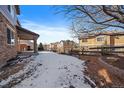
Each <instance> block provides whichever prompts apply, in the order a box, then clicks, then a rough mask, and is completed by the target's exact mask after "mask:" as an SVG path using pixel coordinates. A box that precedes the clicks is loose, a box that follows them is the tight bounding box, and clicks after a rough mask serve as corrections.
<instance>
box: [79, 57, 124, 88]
mask: <svg viewBox="0 0 124 93" xmlns="http://www.w3.org/2000/svg"><path fill="white" fill-rule="evenodd" d="M100 57H101V56H86V55H81V56H80V59H82V60H86V67H87V68H86V69H85V71H84V72H85V74H86V75H87V76H88V77H90V78H91V79H92V80H93V81H94V82H95V84H96V86H97V87H124V83H123V82H124V78H123V77H122V78H120V77H118V76H117V75H116V74H114V73H111V71H110V70H109V69H108V68H106V67H105V66H103V65H102V64H101V63H100V62H99V58H100ZM115 60H116V59H115Z"/></svg>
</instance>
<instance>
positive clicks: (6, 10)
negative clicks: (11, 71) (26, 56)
mask: <svg viewBox="0 0 124 93" xmlns="http://www.w3.org/2000/svg"><path fill="white" fill-rule="evenodd" d="M19 14H20V10H19V6H16V5H0V67H2V66H3V65H5V64H6V62H7V61H8V60H10V59H12V58H14V57H16V55H17V52H18V51H20V50H19V48H18V46H19V42H18V41H19V40H33V41H34V51H35V52H37V38H38V37H39V35H38V34H36V33H33V32H31V31H29V30H27V29H24V28H22V27H21V26H20V23H19V21H18V18H17V15H19Z"/></svg>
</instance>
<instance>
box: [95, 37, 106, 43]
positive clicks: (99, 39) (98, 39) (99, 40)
mask: <svg viewBox="0 0 124 93" xmlns="http://www.w3.org/2000/svg"><path fill="white" fill-rule="evenodd" d="M96 41H97V42H102V41H104V37H103V36H100V37H97V38H96Z"/></svg>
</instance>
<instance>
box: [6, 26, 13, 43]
mask: <svg viewBox="0 0 124 93" xmlns="http://www.w3.org/2000/svg"><path fill="white" fill-rule="evenodd" d="M7 43H8V44H15V39H14V33H13V31H11V30H10V29H9V28H7Z"/></svg>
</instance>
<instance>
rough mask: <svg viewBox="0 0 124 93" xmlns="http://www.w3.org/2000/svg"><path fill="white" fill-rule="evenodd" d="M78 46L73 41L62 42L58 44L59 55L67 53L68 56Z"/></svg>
mask: <svg viewBox="0 0 124 93" xmlns="http://www.w3.org/2000/svg"><path fill="white" fill-rule="evenodd" d="M75 46H76V43H75V42H74V41H71V40H61V41H60V43H59V44H58V48H57V52H58V53H66V54H68V53H69V52H70V51H72V50H73V49H74V48H75Z"/></svg>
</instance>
